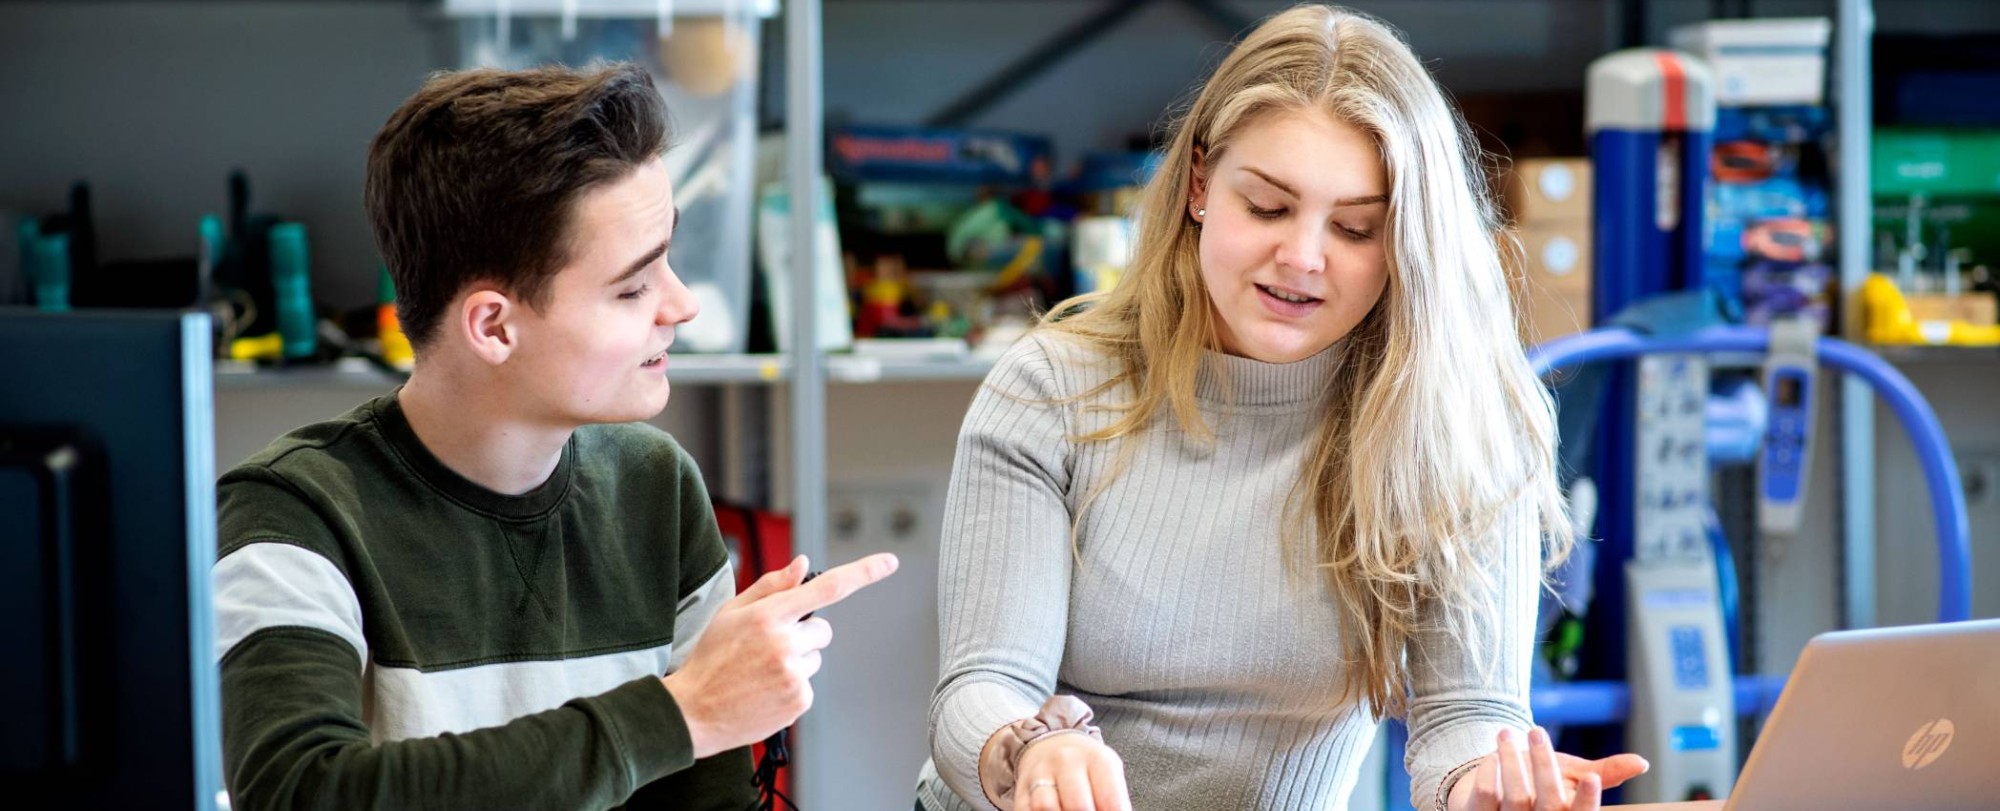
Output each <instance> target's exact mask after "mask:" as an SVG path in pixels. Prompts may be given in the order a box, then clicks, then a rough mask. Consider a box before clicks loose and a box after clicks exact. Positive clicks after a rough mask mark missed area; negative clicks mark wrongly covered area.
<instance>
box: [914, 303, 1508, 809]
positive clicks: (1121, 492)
mask: <svg viewBox="0 0 2000 811" xmlns="http://www.w3.org/2000/svg"><path fill="white" fill-rule="evenodd" d="M1340 353H1341V347H1339V346H1335V347H1334V348H1332V349H1329V350H1327V351H1325V352H1321V353H1320V354H1318V355H1316V356H1314V357H1311V358H1308V359H1306V360H1303V361H1299V362H1297V363H1290V364H1267V363H1260V362H1257V361H1253V360H1248V359H1244V358H1237V357H1230V356H1226V355H1221V354H1213V353H1212V354H1210V355H1209V356H1208V357H1207V358H1206V359H1205V361H1204V363H1205V367H1204V369H1203V371H1202V374H1201V376H1200V378H1199V381H1198V385H1197V394H1198V395H1199V398H1200V401H1201V407H1202V411H1203V413H1204V414H1205V415H1206V416H1207V418H1208V420H1209V421H1210V424H1211V425H1212V426H1213V427H1214V428H1215V431H1216V439H1215V443H1214V445H1213V447H1212V448H1203V447H1200V446H1198V445H1197V444H1196V443H1194V442H1192V441H1189V440H1188V439H1187V437H1186V436H1185V435H1184V434H1183V432H1181V431H1180V430H1179V428H1178V426H1177V425H1174V424H1173V422H1172V419H1171V417H1169V418H1168V419H1167V420H1165V421H1164V422H1163V424H1161V425H1160V426H1159V427H1156V428H1154V429H1153V430H1150V431H1148V432H1146V433H1145V434H1144V435H1143V437H1142V438H1141V439H1139V443H1140V444H1139V447H1138V448H1137V452H1136V454H1135V455H1134V456H1133V457H1132V460H1131V463H1130V467H1129V468H1127V469H1126V470H1125V473H1124V475H1122V476H1121V477H1119V478H1118V479H1117V480H1116V481H1115V483H1113V484H1112V485H1111V486H1110V487H1109V488H1108V489H1107V490H1105V491H1104V493H1103V494H1102V495H1101V496H1099V497H1098V499H1097V501H1096V502H1095V503H1094V504H1092V505H1091V507H1090V509H1089V510H1088V511H1086V512H1085V513H1084V515H1083V521H1082V523H1081V525H1080V527H1079V528H1078V534H1077V544H1076V549H1075V556H1074V557H1073V556H1072V547H1071V539H1070V525H1071V517H1072V516H1073V515H1075V514H1076V511H1077V510H1078V509H1080V508H1081V506H1082V504H1083V501H1084V499H1085V498H1086V497H1087V496H1088V495H1089V494H1090V492H1091V491H1092V490H1093V488H1094V487H1095V486H1096V485H1097V483H1098V482H1100V481H1101V480H1102V478H1103V477H1104V476H1105V475H1106V474H1107V473H1108V472H1110V471H1111V469H1112V468H1113V467H1114V466H1115V465H1116V464H1117V462H1116V459H1117V456H1118V452H1117V449H1116V443H1083V444H1079V443H1076V442H1073V441H1071V439H1070V437H1072V436H1074V435H1076V434H1079V433H1082V432H1085V431H1088V430H1092V429H1095V428H1099V427H1102V426H1104V425H1108V424H1109V422H1110V420H1111V419H1113V417H1112V416H1111V415H1108V414H1102V413H1090V412H1088V411H1087V410H1086V409H1087V406H1088V404H1089V403H1088V402H1074V403H1068V404H1063V403H1061V401H1062V400H1064V399H1065V398H1069V397H1073V396H1075V395H1077V394H1079V393H1082V392H1085V391H1088V390H1090V389H1091V388H1092V387H1094V386H1095V385H1096V384H1098V383H1100V382H1102V381H1104V380H1106V379H1107V378H1108V377H1109V376H1110V375H1111V374H1112V372H1113V371H1114V370H1113V368H1112V367H1111V366H1110V365H1109V364H1108V363H1107V362H1106V361H1105V360H1104V359H1103V358H1101V357H1100V356H1098V355H1096V354H1095V353H1093V352H1092V351H1091V350H1089V349H1086V348H1084V347H1082V346H1080V345H1078V344H1077V343H1076V342H1075V341H1074V339H1070V338H1066V337H1063V336H1058V335H1054V334H1051V333H1047V332H1037V333H1034V334H1032V335H1030V336H1029V337H1028V338H1027V339H1025V340H1023V341H1021V342H1020V343H1019V344H1018V345H1017V346H1015V347H1014V348H1013V349H1012V350H1011V351H1009V352H1008V353H1007V354H1006V356H1005V357H1003V358H1002V359H1001V360H1000V362H999V363H998V364H997V365H996V366H995V367H994V369H993V371H992V373H991V374H990V375H989V376H988V377H987V385H986V386H984V387H982V389H981V391H980V393H979V395H978V397H977V398H976V399H975V400H974V402H973V405H972V408H971V410H970V411H969V412H968V413H967V415H966V419H965V425H964V427H963V428H962V429H961V431H960V434H959V440H958V454H957V460H956V462H955V464H954V468H953V471H952V479H951V490H950V495H949V497H948V499H947V503H946V507H945V523H944V534H943V541H942V543H943V548H942V550H941V551H942V561H941V563H940V566H939V572H938V583H939V608H940V616H939V627H940V632H941V635H942V643H943V644H942V648H941V652H942V656H943V663H942V670H941V673H940V676H939V681H938V688H937V692H936V694H935V695H934V696H933V698H932V701H931V710H930V728H931V729H930V731H931V755H932V758H931V762H930V763H927V764H925V766H924V769H923V773H922V776H921V778H920V781H919V785H918V789H917V796H918V798H919V799H921V800H922V802H923V804H924V805H925V807H927V808H929V809H930V811H963V810H964V809H969V808H981V809H985V808H991V807H992V806H990V805H989V804H988V803H987V802H986V800H985V798H984V797H983V796H982V794H981V792H980V789H979V780H978V756H979V751H980V747H981V746H983V745H984V744H985V743H986V740H987V738H988V737H990V736H991V735H992V734H993V732H994V731H995V730H998V729H999V728H1000V727H1001V726H1003V725H1005V724H1007V723H1009V722H1012V721H1015V720H1018V719H1021V718H1025V717H1028V716H1030V715H1033V714H1034V713H1035V711H1036V710H1037V708H1038V707H1040V705H1041V703H1042V702H1043V701H1044V700H1045V699H1046V698H1047V697H1048V696H1050V695H1051V694H1054V693H1063V694H1070V695H1075V696H1077V697H1078V698H1081V699H1082V700H1083V701H1084V702H1086V703H1088V704H1089V705H1090V706H1091V707H1092V708H1093V709H1094V710H1096V713H1097V721H1098V724H1099V725H1100V726H1101V728H1102V729H1103V733H1104V741H1105V743H1106V744H1108V745H1110V746H1111V747H1112V748H1113V749H1115V750H1117V751H1118V753H1119V755H1120V756H1122V757H1123V758H1124V761H1125V769H1126V775H1127V777H1128V779H1129V782H1130V785H1131V790H1132V800H1133V804H1134V807H1135V808H1137V809H1139V811H1179V810H1181V809H1185V811H1230V810H1231V809H1269V810H1270V811H1279V810H1280V809H1282V810H1283V811H1294V809H1340V808H1345V806H1346V803H1347V797H1348V795H1349V794H1350V793H1351V792H1352V790H1353V788H1354V785H1355V781H1356V779H1357V778H1359V777H1360V775H1359V774H1358V772H1359V769H1360V765H1361V762H1362V759H1363V757H1364V756H1365V755H1366V753H1367V749H1368V746H1369V744H1370V743H1371V742H1372V740H1373V738H1374V734H1375V726H1376V725H1375V723H1374V721H1373V720H1371V718H1370V716H1369V712H1368V708H1367V707H1366V706H1364V705H1362V704H1359V703H1357V702H1355V701H1351V700H1348V701H1343V700H1342V698H1341V686H1342V683H1343V682H1342V676H1343V673H1344V670H1343V667H1344V666H1343V663H1342V660H1341V652H1340V639H1339V633H1340V632H1339V627H1340V624H1339V622H1338V615H1337V611H1338V608H1337V605H1336V603H1335V602H1334V600H1333V598H1332V596H1331V594H1330V593H1329V592H1328V589H1327V587H1326V585H1325V583H1324V580H1323V579H1322V578H1317V577H1306V578H1298V577H1288V576H1287V574H1286V567H1285V560H1284V554H1285V553H1284V552H1283V551H1282V550H1283V547H1282V546H1281V544H1280V542H1279V532H1280V529H1281V525H1282V522H1283V505H1284V504H1285V501H1286V498H1287V496H1288V495H1289V494H1290V492H1291V488H1292V483H1293V481H1294V480H1295V479H1296V478H1297V477H1298V475H1299V471H1300V468H1301V465H1302V464H1303V462H1304V461H1305V460H1306V459H1307V457H1308V455H1309V454H1310V452H1311V447H1312V442H1313V437H1314V430H1315V427H1316V426H1317V425H1318V423H1319V420H1320V419H1321V415H1322V413H1323V410H1324V408H1325V407H1326V403H1327V399H1326V395H1327V392H1328V389H1329V382H1330V381H1331V380H1332V376H1333V372H1334V371H1335V369H1336V368H1337V366H1338V364H1339V363H1340ZM1128 396H1129V392H1126V391H1115V392H1110V393H1108V394H1104V395H1101V396H1100V397H1098V398H1096V399H1095V400H1094V402H1100V403H1110V402H1119V401H1121V400H1123V399H1124V398H1126V397H1128ZM1515 523H1516V524H1520V523H1521V522H1518V521H1517V522H1515ZM1506 531H1507V532H1508V533H1509V535H1510V536H1511V539H1513V540H1516V542H1511V543H1507V544H1504V548H1505V549H1506V550H1507V551H1506V552H1505V553H1504V557H1505V559H1504V560H1494V561H1492V566H1493V570H1492V571H1493V574H1494V575H1495V577H1496V579H1497V580H1498V581H1499V582H1500V583H1501V584H1502V586H1501V587H1502V588H1503V590H1504V594H1502V595H1500V596H1501V599H1500V600H1499V601H1498V605H1499V606H1501V609H1500V610H1499V611H1498V612H1496V613H1497V616H1495V617H1493V619H1495V620H1497V621H1496V622H1492V623H1490V624H1486V623H1482V625H1485V627H1484V628H1482V629H1480V630H1479V631H1478V633H1477V635H1476V636H1475V637H1474V638H1473V639H1471V640H1468V641H1466V642H1455V641H1453V640H1452V639H1450V638H1449V637H1447V636H1445V635H1444V634H1442V633H1427V634H1424V635H1422V636H1421V637H1420V638H1419V639H1418V640H1416V641H1415V642H1414V643H1413V645H1412V648H1411V649H1410V651H1409V657H1410V664H1411V667H1410V670H1411V677H1412V683H1411V695H1412V706H1411V713H1410V715H1411V717H1410V722H1411V739H1410V747H1409V758H1408V763H1409V766H1410V771H1411V774H1412V776H1413V779H1412V785H1411V789H1412V794H1411V796H1412V797H1413V798H1416V801H1417V802H1418V803H1419V804H1420V805H1423V806H1424V807H1426V808H1427V807H1428V806H1429V799H1428V798H1430V797H1432V796H1434V792H1435V791H1436V786H1437V783H1438V781H1439V780H1441V779H1442V778H1443V777H1444V775H1445V773H1446V772H1447V771H1448V770H1450V769H1451V768H1452V767H1454V766H1456V765H1458V764H1460V763H1464V762H1466V761H1468V760H1471V759H1473V758H1475V757H1479V756H1481V755H1483V754H1485V753H1487V752H1490V751H1492V749H1493V741H1494V736H1495V734H1496V733H1497V732H1498V731H1499V729H1500V727H1501V726H1503V725H1505V726H1512V727H1514V728H1516V729H1520V728H1524V727H1526V726H1527V725H1528V724H1529V723H1530V721H1529V718H1528V711H1527V687H1528V671H1529V662H1530V654H1531V650H1530V647H1531V643H1530V639H1531V635H1532V634H1533V628H1534V609H1535V592H1536V589H1537V588H1538V583H1539V580H1538V563H1539V550H1540V545H1539V543H1538V541H1537V540H1536V537H1535V534H1534V533H1533V531H1532V530H1531V529H1523V528H1520V527H1510V528H1508V529H1507V530H1506Z"/></svg>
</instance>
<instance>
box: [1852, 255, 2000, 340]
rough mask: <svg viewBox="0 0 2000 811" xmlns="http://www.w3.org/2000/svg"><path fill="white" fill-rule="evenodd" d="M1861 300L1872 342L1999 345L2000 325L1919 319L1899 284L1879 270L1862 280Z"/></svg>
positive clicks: (1868, 334)
mask: <svg viewBox="0 0 2000 811" xmlns="http://www.w3.org/2000/svg"><path fill="white" fill-rule="evenodd" d="M1861 303H1862V306H1863V307H1864V308H1865V309H1866V310H1867V313H1868V328H1867V338H1868V342H1869V343H1873V344H1929V345H1951V346H1996V345H2000V325H1995V324H1974V323H1970V322H1967V321H1959V320H1931V319H1923V320H1920V319H1918V318H1917V316H1916V315H1915V314H1914V313H1913V312H1911V310H1910V303H1909V301H1908V300H1907V299H1904V298H1903V291H1901V290H1898V289H1896V283H1895V282H1892V281H1890V280H1889V277H1887V276H1884V275H1882V274H1880V273H1870V274H1868V279H1867V281H1864V282H1862V283H1861Z"/></svg>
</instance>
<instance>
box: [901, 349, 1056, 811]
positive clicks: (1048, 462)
mask: <svg viewBox="0 0 2000 811" xmlns="http://www.w3.org/2000/svg"><path fill="white" fill-rule="evenodd" d="M1062 396H1063V395H1062V393H1061V392H1060V391H1058V386H1057V383H1056V375H1055V370H1054V368H1053V367H1052V364H1051V363H1050V360H1049V358H1048V355H1047V354H1046V353H1045V352H1044V350H1043V349H1042V347H1041V346H1040V344H1039V343H1038V340H1037V339H1036V338H1034V337H1030V338H1028V339H1026V340H1022V341H1020V342H1018V343H1017V344H1015V346H1014V347H1013V348H1012V349H1011V350H1009V351H1008V353H1007V354H1006V355H1005V356H1003V357H1002V358H1001V360H1000V361H999V363H997V364H996V365H995V366H994V369H993V371H992V373H991V374H989V375H988V377H987V380H986V385H984V386H982V387H981V388H980V391H979V394H978V395H977V396H976V397H975V398H974V400H973V404H972V407H971V409H970V410H969V411H968V413H967V415H966V419H965V423H964V425H963V427H962V428H961V429H960V432H959V438H958V451H957V454H956V458H955V460H954V462H953V466H952V473H951V485H950V490H949V492H948V494H947V496H946V503H945V519H944V528H943V536H942V540H941V542H940V543H941V548H940V550H939V553H940V561H939V572H938V608H939V617H938V631H939V635H940V647H939V653H940V655H941V659H942V661H941V667H940V673H939V681H938V687H937V691H936V693H935V694H934V695H933V696H932V698H931V707H930V741H931V756H932V759H933V762H934V763H935V765H936V767H937V770H938V774H939V775H940V776H941V777H942V778H943V780H944V782H945V784H946V785H948V786H950V787H951V789H952V791H953V792H955V793H957V794H958V795H959V796H960V797H962V798H964V799H965V800H966V801H967V802H969V803H971V804H972V805H973V806H974V807H975V808H981V809H991V808H992V807H993V806H992V805H991V804H990V803H988V802H987V800H986V797H985V794H984V792H982V791H981V790H980V787H979V766H978V760H979V751H980V749H981V747H983V746H984V745H985V744H986V740H987V738H989V737H991V736H992V735H993V733H994V732H996V731H998V730H999V729H1000V727H1002V726H1005V725H1006V724H1008V723H1011V722H1013V721H1017V720H1020V719H1022V718H1026V717H1029V716H1031V715H1034V714H1035V712H1036V710H1037V708H1039V707H1040V706H1041V704H1042V702H1043V701H1046V700H1047V699H1048V697H1049V696H1050V695H1052V694H1053V693H1054V692H1055V689H1056V674H1057V670H1058V668H1059V667H1060V666H1061V664H1062V659H1063V646H1064V642H1065V637H1066V629H1067V628H1068V625H1069V586H1070V575H1071V569H1070V567H1071V560H1072V558H1071V546H1070V544H1071V541H1070V526H1071V513H1070V510H1069V507H1068V500H1067V497H1066V494H1067V493H1068V492H1069V487H1070V480H1069V470H1068V467H1067V464H1068V453H1069V425H1068V424H1067V420H1066V418H1065V413H1066V409H1065V406H1064V405H1063V404H1060V403H1058V402H1054V401H1055V400H1057V399H1058V398H1060V397H1062Z"/></svg>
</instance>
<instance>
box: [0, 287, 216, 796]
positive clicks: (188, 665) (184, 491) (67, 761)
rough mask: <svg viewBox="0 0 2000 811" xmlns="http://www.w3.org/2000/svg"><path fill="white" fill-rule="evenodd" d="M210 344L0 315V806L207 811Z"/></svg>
mask: <svg viewBox="0 0 2000 811" xmlns="http://www.w3.org/2000/svg"><path fill="white" fill-rule="evenodd" d="M209 330H210V326H209V320H208V317H207V316H205V315H201V314H195V313H177V312H127V313H113V312H102V313H89V312H84V313H37V312H30V311H24V310H7V309H0V658H4V664H0V695H4V696H7V697H8V698H9V700H10V701H9V703H10V707H9V709H8V711H7V712H5V713H0V719H4V720H0V786H4V787H5V788H4V789H0V792H4V793H5V795H6V801H5V802H4V803H0V804H4V805H6V806H8V807H15V808H200V809H204V811H213V809H214V808H215V803H216V798H217V794H218V793H219V792H220V791H221V788H222V785H221V782H222V778H221V775H222V769H221V761H222V755H221V732H220V727H221V722H220V718H221V715H220V710H221V702H220V699H219V690H218V678H217V675H216V666H215V630H214V609H213V604H212V600H211V599H210V595H209V571H210V568H211V566H212V565H213V564H214V561H215V458H214V457H215V446H214V437H213V434H214V423H215V417H214V405H213V402H212V397H213V391H214V381H213V377H212V375H211V365H210V357H211V354H210V351H211V350H210V343H211V338H210V332H209Z"/></svg>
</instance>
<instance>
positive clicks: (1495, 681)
mask: <svg viewBox="0 0 2000 811" xmlns="http://www.w3.org/2000/svg"><path fill="white" fill-rule="evenodd" d="M1531 515H1532V513H1531V512H1529V511H1528V510H1526V509H1521V508H1517V509H1515V510H1511V511H1510V512H1509V513H1508V514H1507V515H1506V516H1504V517H1503V518H1502V520H1501V521H1500V523H1499V524H1498V527H1497V529H1496V531H1497V532H1500V533H1502V537H1501V539H1500V542H1499V543H1497V544H1495V545H1494V546H1493V549H1494V555H1495V559H1494V560H1493V561H1491V568H1490V569H1489V570H1488V571H1489V572H1490V574H1491V575H1492V588H1491V589H1490V590H1488V591H1487V592H1485V593H1483V594H1480V595H1477V596H1479V597H1481V598H1484V599H1485V600H1486V603H1485V605H1488V606H1490V607H1491V610H1482V611H1478V612H1475V613H1474V615H1473V619H1474V624H1473V626H1472V627H1471V628H1470V629H1468V633H1467V636H1466V637H1465V638H1463V639H1459V638H1455V637H1453V636H1452V635H1451V634H1450V633H1448V632H1446V631H1445V630H1444V629H1443V628H1442V622H1441V620H1442V617H1440V616H1439V615H1438V612H1437V611H1436V610H1433V609H1435V608H1436V607H1435V605H1433V606H1432V608H1431V609H1426V610H1425V612H1424V616H1422V617H1420V618H1419V621H1418V626H1419V628H1421V629H1423V630H1420V631H1419V632H1417V633H1416V634H1415V635H1414V636H1413V637H1412V639H1411V645H1410V650H1409V662H1410V705H1409V722H1410V743H1409V749H1408V750H1407V751H1406V752H1405V754H1404V765H1405V766H1406V767H1408V769H1409V772H1410V798H1411V800H1412V801H1414V802H1415V803H1416V804H1417V807H1419V808H1424V809H1428V808H1430V803H1431V801H1432V798H1433V797H1435V796H1437V790H1438V783H1439V782H1440V781H1442V780H1443V779H1444V778H1445V776H1446V773H1448V772H1449V771H1451V770H1452V769H1453V768H1454V767H1456V766H1459V765H1460V764H1463V763H1465V762H1467V761H1470V760H1473V759H1475V758H1480V757H1484V756H1486V755H1487V754H1489V753H1491V752H1493V750H1494V747H1495V745H1496V738H1497V737H1498V735H1499V733H1500V730H1501V729H1502V728H1503V727H1504V728H1512V729H1514V730H1516V731H1519V730H1523V729H1526V728H1527V727H1528V726H1529V725H1530V724H1532V723H1533V719H1532V718H1531V717H1530V716H1529V713H1528V682H1529V677H1530V673H1531V670H1532V667H1533V661H1534V660H1533V654H1534V634H1535V605H1536V592H1537V589H1539V588H1540V584H1541V574H1540V573H1541V535H1540V532H1539V529H1538V528H1537V525H1536V522H1535V521H1533V520H1530V518H1529V516H1531Z"/></svg>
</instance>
